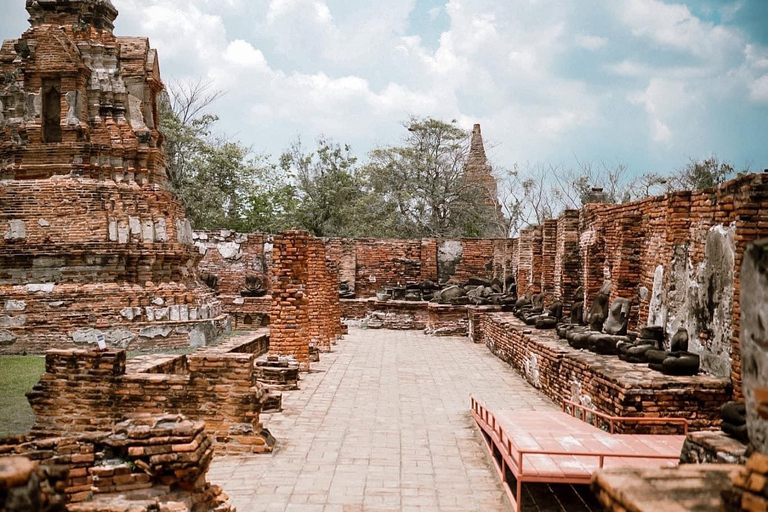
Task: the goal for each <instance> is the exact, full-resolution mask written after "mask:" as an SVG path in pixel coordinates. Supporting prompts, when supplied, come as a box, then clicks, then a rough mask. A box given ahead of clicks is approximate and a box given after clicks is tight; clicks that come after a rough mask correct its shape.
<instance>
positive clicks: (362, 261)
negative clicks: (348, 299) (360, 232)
mask: <svg viewBox="0 0 768 512" xmlns="http://www.w3.org/2000/svg"><path fill="white" fill-rule="evenodd" d="M355 250H356V253H357V268H356V270H355V275H356V277H355V293H356V294H357V296H358V297H372V296H373V295H375V294H376V290H378V289H379V288H381V287H383V286H398V285H400V286H405V284H406V283H415V282H419V281H420V280H421V241H420V240H374V239H358V240H355Z"/></svg>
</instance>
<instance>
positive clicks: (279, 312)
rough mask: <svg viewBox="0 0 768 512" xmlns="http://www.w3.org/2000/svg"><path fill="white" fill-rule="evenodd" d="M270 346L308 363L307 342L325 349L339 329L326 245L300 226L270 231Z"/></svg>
mask: <svg viewBox="0 0 768 512" xmlns="http://www.w3.org/2000/svg"><path fill="white" fill-rule="evenodd" d="M272 252H273V256H272V276H273V277H272V314H271V315H270V352H271V353H272V354H274V355H281V356H293V357H294V358H295V359H296V360H297V361H298V362H299V364H300V366H301V368H302V369H309V347H310V344H312V345H314V346H316V347H317V348H322V349H325V350H329V349H330V345H331V343H332V342H333V341H335V340H336V339H337V338H338V337H339V336H340V335H341V304H340V302H339V289H338V279H339V277H338V274H337V273H336V271H335V269H336V268H337V264H336V263H335V262H331V261H328V260H327V259H326V256H327V255H326V245H325V244H324V243H323V241H322V240H320V239H318V238H314V237H312V236H309V234H308V233H306V232H304V231H286V232H284V233H281V234H279V235H275V237H274V248H273V251H272Z"/></svg>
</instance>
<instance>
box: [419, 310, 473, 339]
mask: <svg viewBox="0 0 768 512" xmlns="http://www.w3.org/2000/svg"><path fill="white" fill-rule="evenodd" d="M427 311H428V312H429V317H428V319H427V328H426V330H425V331H424V332H426V333H427V334H430V335H432V336H466V335H467V327H468V325H469V319H468V318H467V306H453V305H451V304H435V303H432V302H430V303H429V306H427Z"/></svg>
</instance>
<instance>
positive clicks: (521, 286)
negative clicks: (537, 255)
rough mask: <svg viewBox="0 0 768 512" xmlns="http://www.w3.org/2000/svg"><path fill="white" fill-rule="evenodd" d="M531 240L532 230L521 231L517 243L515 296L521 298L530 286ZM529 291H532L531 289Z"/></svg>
mask: <svg viewBox="0 0 768 512" xmlns="http://www.w3.org/2000/svg"><path fill="white" fill-rule="evenodd" d="M532 240H533V230H532V229H523V230H521V231H520V238H519V242H518V245H517V247H518V254H519V256H518V264H517V294H518V295H519V296H521V297H522V296H523V295H525V294H526V293H527V292H528V288H530V287H531V286H532V282H531V270H532V266H533V253H532V252H531V242H532ZM531 291H533V289H532V288H531Z"/></svg>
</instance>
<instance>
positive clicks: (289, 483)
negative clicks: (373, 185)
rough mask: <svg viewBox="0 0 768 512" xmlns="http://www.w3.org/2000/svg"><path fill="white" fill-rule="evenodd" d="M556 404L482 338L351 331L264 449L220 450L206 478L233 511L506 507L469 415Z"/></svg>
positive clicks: (287, 404) (293, 394) (289, 399)
mask: <svg viewBox="0 0 768 512" xmlns="http://www.w3.org/2000/svg"><path fill="white" fill-rule="evenodd" d="M470 394H474V395H476V396H478V397H479V398H481V399H482V400H484V401H485V402H486V404H488V406H489V407H491V408H494V407H504V408H514V409H519V410H521V411H525V410H534V409H541V408H553V407H554V405H553V404H552V403H551V402H550V401H549V400H548V399H547V398H546V397H545V396H544V395H543V394H541V393H539V392H538V391H537V390H535V389H534V388H532V387H531V386H530V385H528V384H527V383H526V382H525V381H524V380H523V379H522V378H520V377H519V376H518V375H517V374H516V373H514V372H513V370H512V369H511V368H510V367H509V366H508V365H507V364H505V363H504V362H502V361H501V360H499V359H497V358H496V357H494V356H493V355H492V354H491V353H490V352H489V351H488V349H487V348H486V347H484V346H481V345H474V344H472V343H470V342H469V341H467V340H466V339H465V338H441V337H430V336H426V335H424V334H423V333H421V332H417V331H379V330H360V329H352V330H351V331H350V334H349V335H347V336H346V337H345V338H344V339H343V340H342V341H340V342H339V345H337V346H336V347H335V348H334V352H333V353H331V354H322V361H321V362H320V363H319V364H317V363H316V364H313V371H312V372H311V373H309V374H305V375H304V377H303V380H302V381H301V390H299V391H290V392H285V393H283V406H284V411H283V412H282V413H280V414H275V415H271V417H267V416H263V418H264V422H265V425H266V426H267V427H268V428H269V429H270V431H271V432H272V433H273V434H274V435H275V437H276V438H277V439H278V449H277V450H276V451H275V453H274V454H272V455H261V456H254V457H247V458H217V459H216V460H215V461H214V463H213V467H212V470H211V472H210V473H209V477H210V480H211V481H212V482H214V483H218V484H220V485H222V486H223V487H224V489H225V490H226V492H227V493H228V494H229V495H230V497H231V499H232V502H233V504H234V505H235V506H236V507H237V508H238V510H239V511H240V512H255V511H281V512H282V511H302V512H315V511H317V512H320V511H324V512H356V511H392V510H402V511H421V512H426V511H438V510H439V511H462V512H467V511H474V510H477V511H483V512H491V511H509V510H511V506H510V505H509V501H508V500H507V498H506V496H505V495H504V491H503V490H502V487H501V484H500V482H499V479H498V477H497V476H496V473H495V472H494V470H493V467H492V466H491V464H490V462H489V457H488V455H487V452H486V451H485V448H484V446H483V444H482V440H481V436H480V433H479V431H478V430H477V428H476V427H475V426H474V423H473V421H472V418H471V416H470V413H469V396H470Z"/></svg>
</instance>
